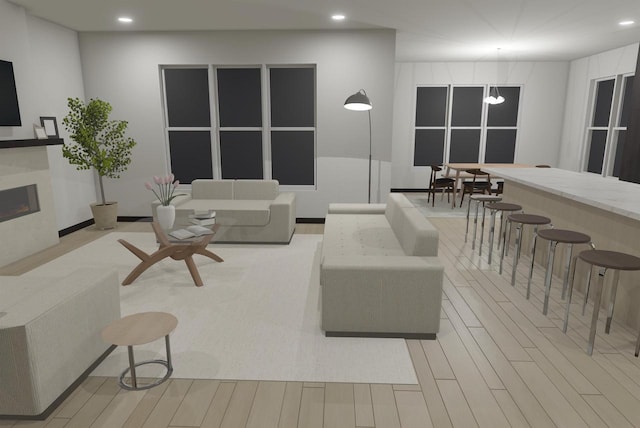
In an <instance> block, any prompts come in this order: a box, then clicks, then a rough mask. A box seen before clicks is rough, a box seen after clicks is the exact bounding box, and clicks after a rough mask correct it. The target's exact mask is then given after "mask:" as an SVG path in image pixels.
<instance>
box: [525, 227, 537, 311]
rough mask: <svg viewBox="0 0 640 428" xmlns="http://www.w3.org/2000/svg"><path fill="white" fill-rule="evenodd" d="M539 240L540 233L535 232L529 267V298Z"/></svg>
mask: <svg viewBox="0 0 640 428" xmlns="http://www.w3.org/2000/svg"><path fill="white" fill-rule="evenodd" d="M537 241H538V234H536V233H534V234H533V249H532V250H531V266H530V267H529V280H528V281H527V300H529V297H530V296H531V280H532V279H533V264H534V263H535V260H536V243H537Z"/></svg>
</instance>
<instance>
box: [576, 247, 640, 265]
mask: <svg viewBox="0 0 640 428" xmlns="http://www.w3.org/2000/svg"><path fill="white" fill-rule="evenodd" d="M578 257H580V258H581V259H582V260H584V261H585V262H587V263H589V264H591V265H594V266H600V267H603V268H607V269H616V270H640V257H636V256H632V255H631V254H625V253H619V252H617V251H607V250H588V251H583V252H581V253H580V255H579V256H578Z"/></svg>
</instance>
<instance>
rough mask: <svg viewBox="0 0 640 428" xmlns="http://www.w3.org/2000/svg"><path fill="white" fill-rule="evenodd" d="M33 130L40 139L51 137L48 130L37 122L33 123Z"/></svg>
mask: <svg viewBox="0 0 640 428" xmlns="http://www.w3.org/2000/svg"><path fill="white" fill-rule="evenodd" d="M33 132H34V133H35V134H36V138H37V139H38V140H46V139H47V138H49V137H48V136H47V132H46V131H45V130H44V127H43V126H38V125H36V124H34V125H33Z"/></svg>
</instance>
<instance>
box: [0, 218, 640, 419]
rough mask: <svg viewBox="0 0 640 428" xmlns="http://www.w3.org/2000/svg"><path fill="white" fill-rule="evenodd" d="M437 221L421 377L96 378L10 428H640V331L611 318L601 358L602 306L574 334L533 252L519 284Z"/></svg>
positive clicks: (419, 345)
mask: <svg viewBox="0 0 640 428" xmlns="http://www.w3.org/2000/svg"><path fill="white" fill-rule="evenodd" d="M430 221H431V222H432V223H433V224H434V225H435V226H436V227H437V228H438V229H439V231H440V252H439V254H440V259H441V260H442V262H443V263H444V265H445V273H446V277H445V284H444V297H443V298H444V300H443V304H442V307H443V310H442V315H441V318H442V319H441V329H440V333H439V335H438V339H437V340H435V341H418V340H407V348H408V350H409V353H410V355H411V359H412V361H413V364H414V368H415V370H416V375H417V378H418V382H419V383H418V384H417V385H381V384H349V383H326V384H325V383H309V382H273V381H247V380H238V381H228V380H203V379H175V378H174V379H171V380H170V381H168V382H166V383H164V384H162V385H160V386H158V387H156V388H153V389H150V390H147V391H138V392H129V391H124V390H121V389H120V388H119V387H118V386H117V384H116V379H114V378H102V377H92V376H90V377H89V378H88V379H87V380H86V381H85V382H84V383H83V384H82V385H81V386H80V387H79V388H78V389H77V390H76V391H75V392H74V393H73V394H72V395H71V396H70V397H69V398H67V400H66V401H65V402H64V403H63V404H62V405H61V406H60V407H59V408H58V409H57V410H56V411H55V412H54V413H53V414H52V415H51V416H50V417H49V418H48V419H47V420H46V421H36V422H27V421H9V420H0V427H47V428H54V427H66V428H69V427H113V428H116V427H153V428H156V427H173V428H182V427H224V428H227V427H229V428H230V427H274V428H293V427H304V428H313V427H318V428H321V427H326V428H338V427H352V428H356V427H376V428H387V427H395V428H413V427H416V428H417V427H420V428H422V427H427V428H428V427H436V428H439V427H464V428H467V427H490V428H494V427H509V426H511V427H518V428H519V427H615V428H618V427H640V359H638V358H635V357H634V355H633V351H634V346H635V338H636V335H637V332H633V331H630V330H629V329H627V328H626V327H625V326H622V325H619V324H617V323H615V322H614V324H613V326H612V329H611V334H609V335H606V334H604V322H602V321H601V322H600V325H599V330H598V335H597V338H596V343H595V350H594V354H593V357H590V356H588V355H587V354H586V343H587V337H588V334H589V322H590V314H591V311H592V307H588V308H587V312H586V316H584V317H583V316H582V315H581V307H580V304H579V303H575V304H572V308H571V318H570V324H569V327H570V328H569V331H568V334H566V335H565V334H563V333H562V330H561V327H562V320H563V316H564V307H565V303H564V301H562V300H561V299H560V291H559V290H560V288H561V280H560V279H559V278H554V284H553V286H552V296H551V301H550V305H549V315H548V316H543V315H542V313H541V310H542V300H543V296H544V291H543V287H542V283H543V276H544V270H543V268H542V267H540V266H536V269H535V271H534V283H533V290H532V296H531V298H530V300H527V299H526V298H525V292H526V281H527V275H528V263H529V259H528V257H527V254H523V257H522V259H521V261H520V263H519V265H518V271H517V277H516V286H515V287H512V286H511V285H510V278H511V258H509V259H508V260H506V259H505V266H504V272H503V274H502V275H499V274H498V272H497V267H498V263H499V254H498V252H497V251H496V252H495V253H494V259H493V264H492V265H491V266H490V265H488V263H487V250H488V249H487V247H486V246H485V248H484V251H483V256H482V257H479V256H478V254H477V250H476V251H475V252H474V251H472V250H471V243H470V242H469V243H467V244H465V243H464V226H465V220H464V219H460V218H430ZM148 229H149V225H148V224H145V223H129V224H124V225H122V226H119V228H118V229H117V230H118V231H148ZM105 233H108V232H98V231H94V230H91V229H90V228H88V229H85V230H82V231H78V232H75V233H74V234H72V235H69V236H68V237H65V238H63V239H62V240H61V243H60V244H59V245H58V246H56V247H57V248H52V249H48V250H45V251H44V252H42V253H39V254H37V255H34V256H32V257H30V258H27V259H25V260H21V261H19V262H16V263H14V264H12V265H10V266H7V267H5V268H3V269H0V274H2V275H19V274H21V273H23V272H26V271H28V270H30V269H33V268H34V267H36V266H38V265H40V264H42V263H45V262H46V261H48V260H51V259H53V258H55V257H58V256H59V255H61V254H64V253H66V252H68V251H70V250H72V249H74V248H77V247H79V246H81V245H83V244H84V243H86V242H89V241H91V240H93V239H96V238H98V237H99V236H102V235H104V234H105ZM296 233H322V225H307V224H300V225H297V231H296ZM523 253H526V251H523ZM574 302H580V298H574ZM600 319H601V320H603V319H605V317H604V313H602V314H601V316H600Z"/></svg>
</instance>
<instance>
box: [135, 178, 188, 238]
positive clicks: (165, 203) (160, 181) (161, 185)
mask: <svg viewBox="0 0 640 428" xmlns="http://www.w3.org/2000/svg"><path fill="white" fill-rule="evenodd" d="M174 180H175V176H174V175H173V174H169V175H167V176H166V177H158V176H157V175H156V176H154V177H153V182H154V183H155V184H156V185H157V186H158V191H157V192H156V191H155V190H154V189H153V186H152V185H151V183H148V182H147V183H144V185H145V187H146V188H147V189H149V190H151V191H152V192H153V194H154V195H155V196H156V198H158V201H159V202H160V205H159V206H158V207H157V208H156V216H157V218H158V223H159V224H160V227H162V228H163V229H167V230H169V229H171V228H172V227H173V223H174V222H175V220H176V207H175V206H173V205H171V201H173V200H174V199H175V198H176V197H178V196H182V195H184V193H178V194H176V193H175V191H176V188H177V187H178V185H179V184H180V181H178V180H175V181H174Z"/></svg>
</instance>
